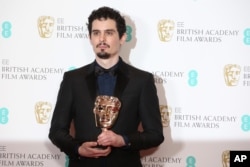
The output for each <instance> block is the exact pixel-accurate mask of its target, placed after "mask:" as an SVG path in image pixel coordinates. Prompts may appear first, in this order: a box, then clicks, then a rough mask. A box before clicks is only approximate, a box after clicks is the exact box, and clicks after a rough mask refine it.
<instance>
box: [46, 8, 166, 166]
mask: <svg viewBox="0 0 250 167" xmlns="http://www.w3.org/2000/svg"><path fill="white" fill-rule="evenodd" d="M88 30H89V37H90V42H91V45H92V47H93V50H94V52H95V54H96V57H95V61H94V62H93V63H91V64H88V65H86V66H84V67H82V68H79V69H76V70H72V71H69V72H66V73H65V74H64V77H63V81H62V83H61V86H60V90H59V93H58V98H57V103H56V106H55V110H54V113H53V118H52V121H51V128H50V132H49V138H50V139H51V141H52V142H53V143H54V144H55V145H56V146H57V147H58V148H60V150H61V151H63V152H65V153H66V154H67V155H68V156H69V166H70V167H80V166H81V167H83V166H84V167H118V166H119V167H141V166H142V165H141V161H140V152H139V151H140V150H141V149H148V148H152V147H156V146H158V145H159V144H161V143H162V142H163V140H164V136H163V129H162V123H161V116H160V110H159V103H158V97H157V92H156V87H155V85H154V79H153V75H152V74H151V73H148V72H145V71H142V70H139V69H136V68H134V67H132V66H130V65H128V64H126V63H125V62H124V61H123V60H122V59H121V57H120V56H119V51H120V49H121V46H122V44H124V42H125V40H126V24H125V19H124V18H123V17H122V16H121V15H120V13H119V12H118V11H116V10H114V9H112V8H109V7H101V8H99V9H97V10H94V11H93V12H92V13H91V15H90V16H89V18H88ZM108 69H109V70H111V72H106V71H107V70H108ZM99 95H101V96H108V97H115V98H118V99H119V101H120V102H121V106H120V107H119V115H118V117H117V120H116V121H115V123H114V125H113V126H112V127H111V128H109V129H107V130H104V131H102V130H101V128H100V127H98V126H96V121H95V114H94V111H93V110H94V107H95V100H96V97H99ZM119 104H120V103H119ZM71 122H73V124H74V129H75V134H74V136H72V135H70V125H71ZM140 123H141V125H142V128H143V130H141V131H139V130H138V127H139V124H140ZM100 146H103V147H102V148H100Z"/></svg>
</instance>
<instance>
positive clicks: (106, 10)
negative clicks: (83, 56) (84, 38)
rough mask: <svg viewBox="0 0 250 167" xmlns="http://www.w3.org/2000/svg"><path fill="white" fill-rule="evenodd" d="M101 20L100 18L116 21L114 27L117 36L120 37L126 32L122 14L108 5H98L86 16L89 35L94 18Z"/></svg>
mask: <svg viewBox="0 0 250 167" xmlns="http://www.w3.org/2000/svg"><path fill="white" fill-rule="evenodd" d="M97 19H98V20H101V19H105V20H106V19H112V20H114V21H115V22H116V28H117V31H118V33H119V37H120V38H121V37H122V36H123V34H124V33H125V32H126V22H125V19H124V17H123V16H121V14H120V12H119V11H117V10H115V9H113V8H110V7H106V6H103V7H100V8H99V9H97V10H93V11H92V13H91V14H90V16H89V17H88V23H87V27H88V31H89V36H91V30H92V23H93V21H94V20H97Z"/></svg>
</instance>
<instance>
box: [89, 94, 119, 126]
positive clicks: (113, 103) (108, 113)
mask: <svg viewBox="0 0 250 167" xmlns="http://www.w3.org/2000/svg"><path fill="white" fill-rule="evenodd" d="M120 107H121V102H120V101H119V99H118V98H116V97H113V96H97V98H96V101H95V108H94V114H95V122H96V126H97V127H101V128H111V126H112V125H113V124H114V123H115V121H116V119H117V117H118V114H119V110H120Z"/></svg>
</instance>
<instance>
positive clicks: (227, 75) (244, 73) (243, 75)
mask: <svg viewBox="0 0 250 167" xmlns="http://www.w3.org/2000/svg"><path fill="white" fill-rule="evenodd" d="M223 71H224V79H225V84H226V85H227V86H229V87H232V86H240V85H241V86H250V66H249V65H246V66H240V65H238V64H226V65H225V66H224V70H223Z"/></svg>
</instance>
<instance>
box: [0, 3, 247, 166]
mask: <svg viewBox="0 0 250 167" xmlns="http://www.w3.org/2000/svg"><path fill="white" fill-rule="evenodd" d="M103 5H106V6H110V7H114V8H116V9H118V10H119V11H121V13H122V14H123V15H124V16H125V17H126V20H127V26H128V31H127V34H128V39H127V42H126V44H125V46H124V47H123V49H122V52H121V56H122V57H123V59H124V60H125V61H127V62H129V63H130V64H132V65H134V66H136V67H138V68H141V69H144V70H147V71H149V72H152V73H153V74H154V76H155V83H156V86H157V89H158V95H159V99H160V106H161V108H162V123H163V125H164V134H165V138H166V140H165V141H164V143H163V144H162V145H161V146H160V147H158V148H157V149H152V150H145V151H142V159H141V160H142V163H143V165H144V166H145V167H164V166H165V167H166V166H168V167H183V166H188V167H211V166H214V167H228V165H227V164H226V159H223V158H222V157H223V155H224V154H223V153H227V152H226V151H227V150H250V142H249V141H250V105H249V97H250V96H249V95H250V54H249V53H250V21H249V16H250V10H249V6H250V2H249V1H248V0H220V1H218V0H154V1H153V0H148V1H140V0H137V1H135V0H126V1H117V0H109V1H105V0H53V1H51V0H36V1H34V0H22V1H20V0H1V1H0V25H1V26H0V31H1V36H0V60H1V62H0V66H1V69H0V95H1V98H0V166H6V167H7V166H44V167H51V166H53V167H59V166H65V167H66V166H67V157H66V156H65V155H64V154H63V153H61V152H60V151H59V149H57V148H56V147H55V146H54V145H52V144H51V142H50V141H49V140H48V131H49V127H50V120H51V115H52V112H53V109H54V105H55V100H56V96H57V91H58V88H59V84H60V82H61V80H62V75H63V73H64V72H65V71H68V70H71V69H74V68H78V67H81V66H83V65H85V64H88V63H90V62H92V61H93V60H94V55H93V52H92V48H91V46H90V44H89V40H88V32H87V29H86V22H87V17H88V15H89V14H90V12H91V11H92V10H93V9H96V8H98V7H100V6H103ZM42 16H45V18H47V21H48V20H49V21H52V23H53V24H50V26H49V28H50V30H51V31H50V32H51V34H47V36H46V35H44V34H39V29H40V28H41V25H40V24H38V21H39V19H40V18H42ZM53 21H54V22H53ZM167 21H171V23H172V24H171V25H170V26H167V23H166V22H167ZM160 23H162V24H161V28H159V27H158V25H159V24H160ZM164 30H169V32H170V35H169V36H168V34H165V35H166V36H165V37H166V38H161V37H162V36H161V35H162V34H164ZM226 69H228V70H226ZM225 78H229V81H227V80H226V79H225ZM230 79H232V80H230ZM39 111H40V112H39ZM37 113H39V114H38V115H37ZM39 116H40V117H39ZM42 116H43V119H42ZM226 155H227V154H226Z"/></svg>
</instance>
